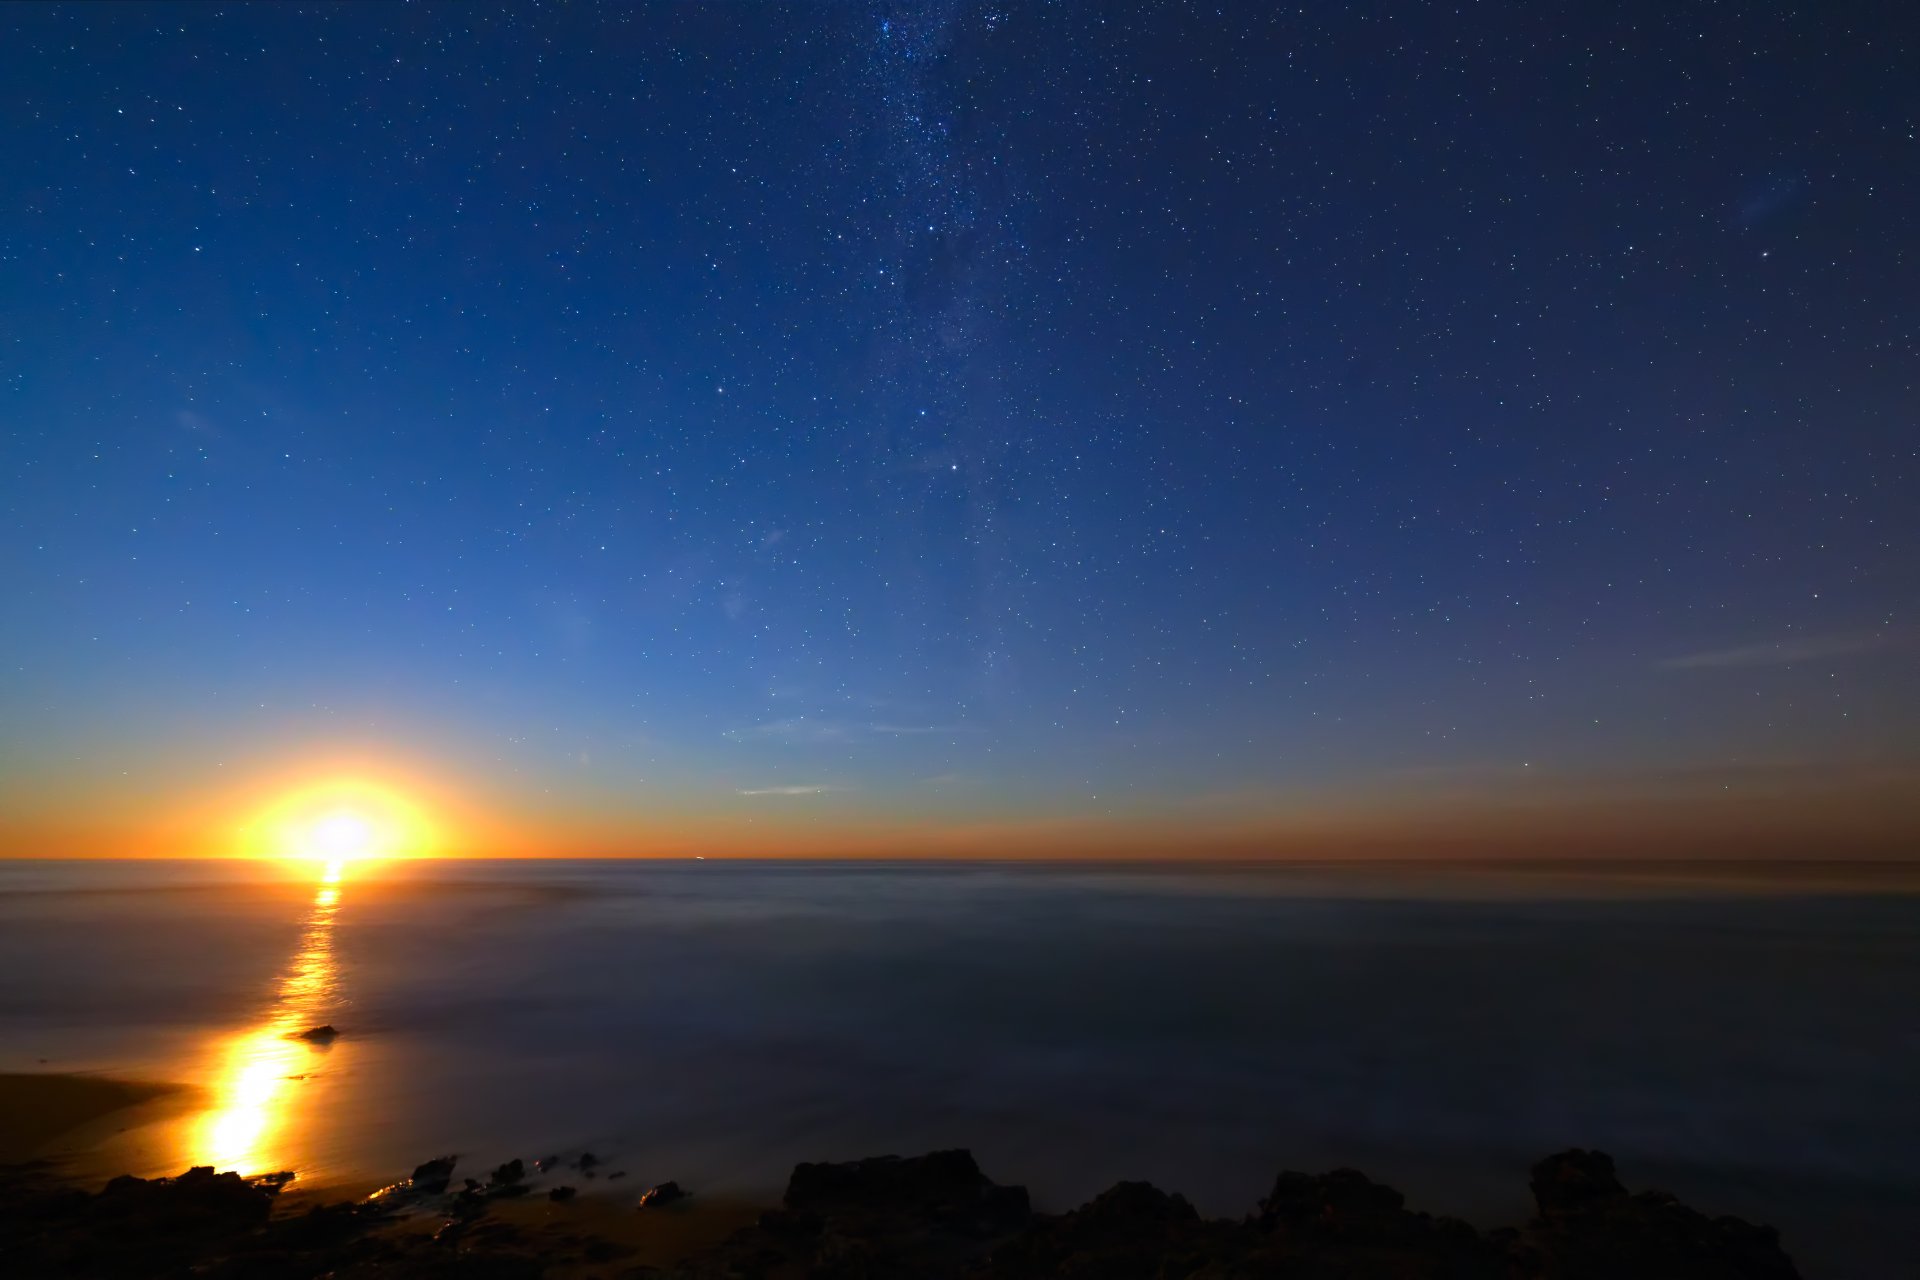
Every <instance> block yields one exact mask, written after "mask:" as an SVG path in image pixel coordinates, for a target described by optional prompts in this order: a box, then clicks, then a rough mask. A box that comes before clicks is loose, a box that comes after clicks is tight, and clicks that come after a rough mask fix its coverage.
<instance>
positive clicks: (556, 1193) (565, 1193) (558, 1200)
mask: <svg viewBox="0 0 1920 1280" xmlns="http://www.w3.org/2000/svg"><path fill="white" fill-rule="evenodd" d="M578 1194H580V1193H579V1192H578V1191H576V1190H574V1189H573V1188H572V1187H555V1188H554V1189H553V1190H551V1191H549V1192H547V1199H549V1200H551V1201H553V1202H554V1203H555V1204H565V1203H566V1202H567V1201H569V1200H571V1199H573V1198H574V1197H575V1196H576V1195H578Z"/></svg>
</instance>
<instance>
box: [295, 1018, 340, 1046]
mask: <svg viewBox="0 0 1920 1280" xmlns="http://www.w3.org/2000/svg"><path fill="white" fill-rule="evenodd" d="M339 1037H340V1031H339V1028H337V1027H335V1026H334V1025H333V1024H332V1023H331V1022H329V1023H326V1024H324V1025H322V1026H318V1027H308V1028H307V1029H306V1030H305V1031H302V1032H301V1033H300V1037H299V1038H300V1039H302V1040H305V1041H306V1042H307V1043H309V1044H332V1043H333V1042H334V1041H335V1040H337V1039H339Z"/></svg>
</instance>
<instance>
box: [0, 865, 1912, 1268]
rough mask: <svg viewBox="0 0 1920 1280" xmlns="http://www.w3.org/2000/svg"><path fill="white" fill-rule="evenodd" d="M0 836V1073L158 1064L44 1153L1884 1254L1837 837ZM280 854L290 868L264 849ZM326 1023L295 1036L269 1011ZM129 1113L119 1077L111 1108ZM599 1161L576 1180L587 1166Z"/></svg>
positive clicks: (1878, 1044)
mask: <svg viewBox="0 0 1920 1280" xmlns="http://www.w3.org/2000/svg"><path fill="white" fill-rule="evenodd" d="M317 874H318V873H317V869H313V868H297V869H289V868H285V867H277V866H265V865H262V864H249V863H223V862H213V861H207V862H196V863H156V862H114V863H53V862H20V863H0V1071H89V1072H105V1073H110V1074H115V1075H120V1076H126V1077H132V1078H139V1079H145V1080H155V1081H170V1082H171V1081H177V1082H182V1083H184V1084H187V1085H190V1086H192V1088H191V1089H190V1090H189V1091H187V1092H185V1093H182V1094H180V1095H178V1096H177V1097H176V1098H175V1099H174V1100H173V1102H172V1103H170V1104H169V1105H167V1106H164V1107H160V1108H158V1109H157V1110H156V1111H155V1112H154V1118H153V1119H152V1120H151V1122H145V1123H141V1124H138V1125H136V1126H134V1127H132V1128H128V1129H126V1130H125V1131H116V1128H117V1126H113V1125H108V1126H104V1127H98V1128H97V1130H96V1131H89V1132H87V1133H85V1134H83V1135H81V1137H80V1138H79V1139H77V1141H80V1142H81V1143H82V1144H83V1146H84V1149H83V1150H80V1151H77V1152H76V1153H74V1155H73V1159H74V1160H75V1161H76V1162H77V1164H78V1166H79V1167H81V1168H83V1169H86V1170H90V1171H97V1172H107V1171H121V1170H131V1171H134V1172H138V1173H146V1174H151V1173H161V1172H177V1171H178V1170H179V1169H180V1168H182V1167H184V1166H185V1165H186V1164H188V1163H192V1162H202V1163H205V1162H216V1163H221V1164H223V1165H233V1166H237V1167H241V1168H243V1169H247V1170H248V1171H256V1172H257V1171H262V1169H263V1167H265V1166H271V1167H288V1168H293V1169H295V1170H296V1171H298V1172H299V1174H300V1176H301V1179H302V1181H303V1183H306V1184H309V1185H315V1184H348V1185H370V1184H373V1183H377V1182H379V1181H383V1180H388V1179H391V1178H393V1177H397V1176H402V1175H404V1174H405V1172H406V1171H407V1170H408V1169H410V1168H412V1166H413V1165H414V1164H415V1163H417V1162H419V1161H421V1160H423V1159H426V1158H428V1157H430V1156H434V1155H438V1154H442V1153H445V1152H459V1153H462V1155H463V1157H464V1158H465V1159H466V1160H468V1161H470V1162H471V1165H470V1167H471V1166H481V1165H486V1164H490V1163H493V1162H497V1161H499V1160H502V1159H506V1158H508V1157H511V1156H524V1157H529V1158H531V1157H536V1156H542V1155H546V1154H549V1153H564V1152H574V1151H579V1150H581V1149H591V1150H593V1151H594V1152H596V1153H598V1154H600V1155H602V1156H604V1157H605V1158H606V1159H607V1161H608V1164H607V1166H606V1168H607V1169H608V1170H609V1171H610V1172H611V1171H615V1170H626V1171H628V1172H629V1175H630V1181H629V1182H627V1183H625V1184H620V1185H624V1186H628V1187H633V1188H635V1189H637V1188H639V1187H643V1186H645V1185H647V1183H648V1182H650V1181H657V1180H660V1179H665V1178H673V1179H676V1180H678V1181H679V1182H681V1183H682V1184H683V1185H686V1186H689V1187H692V1188H694V1189H696V1191H699V1192H705V1193H709V1194H729V1195H731V1194H742V1195H762V1194H766V1195H771V1194H776V1193H777V1191H778V1188H779V1187H780V1186H781V1184H782V1183H783V1181H784V1179H785V1175H786V1172H787V1170H788V1169H789V1168H790V1167H791V1166H792V1165H793V1163H794V1162H795V1161H797V1160H802V1159H813V1160H819V1159H844V1158H852V1157H856V1156H862V1155H871V1154H877V1153H882V1152H900V1153H912V1152H917V1151H923V1150H929V1149H933V1148H939V1147H949V1146H965V1147H970V1148H972V1149H973V1151H974V1153H975V1154H976V1156H977V1157H978V1158H979V1160H980V1162H981V1164H982V1166H983V1168H985V1170H986V1171H987V1173H988V1174H989V1175H990V1176H992V1177H994V1178H995V1179H997V1180H999V1181H1003V1182H1024V1183H1026V1184H1027V1185H1028V1186H1029V1187H1031V1188H1032V1189H1033V1191H1034V1194H1035V1197H1036V1200H1037V1201H1038V1203H1039V1204H1040V1205H1041V1206H1042V1207H1047V1208H1065V1207H1069V1206H1071V1205H1073V1204H1075V1203H1078V1202H1079V1201H1080V1200H1083V1199H1085V1198H1086V1197H1088V1196H1090V1195H1091V1194H1093V1193H1094V1192H1096V1191H1098V1190H1099V1189H1101V1188H1102V1187H1105V1186H1107V1185H1109V1184H1111V1183H1112V1182H1114V1181H1116V1180H1118V1179H1121V1178H1146V1179H1150V1180H1152V1181H1154V1182H1156V1183H1158V1184H1159V1185H1161V1186H1163V1187H1167V1188H1170V1189H1177V1190H1180V1191H1183V1192H1185V1193H1186V1194H1187V1195H1188V1196H1189V1197H1191V1198H1193V1199H1194V1200H1195V1201H1196V1202H1197V1203H1198V1204H1199V1205H1200V1206H1201V1207H1202V1209H1204V1210H1207V1211H1210V1212H1215V1213H1240V1212H1244V1211H1246V1210H1248V1209H1250V1208H1251V1207H1252V1205H1253V1203H1254V1201H1255V1200H1256V1199H1257V1198H1258V1197H1259V1196H1261V1195H1262V1194H1264V1193H1265V1191H1266V1190H1267V1188H1268V1186H1269V1185H1270V1183H1271V1181H1272V1178H1273V1175H1274V1174H1275V1173H1276V1172H1277V1171H1278V1170H1280V1169H1281V1168H1301V1169H1308V1170H1318V1169H1324V1168H1328V1167H1332V1166H1336V1165H1353V1166H1356V1167H1359V1168H1361V1169H1363V1170H1365V1171H1366V1172H1368V1173H1369V1174H1371V1175H1373V1176H1374V1177H1376V1178H1379V1179H1382V1180H1384V1181H1388V1182H1391V1183H1393V1184H1395V1185H1397V1186H1399V1187H1400V1188H1401V1189H1402V1190H1404V1191H1406V1192H1407V1193H1408V1196H1409V1199H1410V1201H1411V1203H1412V1204H1413V1205H1414V1206H1415V1207H1418V1208H1425V1209H1429V1210H1433V1211H1436V1212H1449V1213H1457V1214H1461V1215H1463V1216H1467V1217H1470V1218H1472V1219H1474V1220H1476V1221H1479V1222H1482V1223H1485V1224H1491V1223H1495V1222H1501V1221H1508V1222H1518V1221H1519V1220H1521V1219H1522V1218H1523V1217H1524V1216H1525V1215H1526V1213H1527V1211H1528V1206H1529V1202H1528V1199H1527V1194H1526V1170H1527V1166H1528V1164H1529V1163H1530V1162H1531V1161H1532V1160H1533V1159H1535V1158H1537V1157H1539V1156H1541V1155H1544V1154H1547V1153H1548V1152H1551V1151H1554V1150H1557V1149H1560V1148H1563V1147H1567V1146H1593V1147H1600V1148H1603V1149H1605V1150H1607V1151H1610V1152H1611V1153H1613V1155H1614V1156H1615V1158H1616V1160H1617V1161H1618V1163H1619V1166H1620V1170H1621V1173H1622V1176H1623V1178H1624V1179H1625V1180H1626V1181H1627V1182H1628V1184H1629V1185H1630V1186H1634V1187H1643V1186H1658V1187H1662V1188H1665V1189H1667V1190H1671V1191H1673V1192H1675V1193H1677V1194H1678V1195H1680V1196H1681V1197H1682V1198H1683V1199H1685V1200H1687V1201H1688V1202H1690V1203H1692V1204H1694V1205H1695V1206H1696V1207H1697V1208H1700V1209H1702V1210H1705V1211H1707V1212H1710V1213H1719V1212H1725V1213H1736V1214H1740V1215H1742V1216H1745V1217H1750V1218H1754V1219H1758V1220H1763V1221H1769V1222H1772V1223H1774V1224H1775V1225H1777V1226H1779V1227H1780V1228H1781V1231H1782V1234H1783V1238H1784V1240H1785V1243H1786V1245H1787V1247H1788V1248H1789V1250H1790V1251H1791V1252H1793V1253H1794V1254H1795V1256H1796V1257H1797V1258H1798V1259H1800V1261H1801V1262H1802V1265H1803V1267H1804V1268H1805V1269H1806V1270H1807V1272H1808V1274H1809V1275H1811V1276H1820V1275H1827V1276H1862V1277H1865V1276H1881V1275H1888V1274H1908V1273H1910V1272H1911V1270H1912V1269H1913V1268H1914V1267H1915V1265H1916V1264H1920V1167H1917V1166H1916V1153H1920V893H1916V892H1915V886H1914V884H1913V883H1912V879H1911V876H1910V875H1902V874H1900V873H1887V872H1875V871H1874V870H1873V869H1871V868H1839V869H1831V868H1829V869H1820V870H1810V869H1807V868H1799V869H1780V868H1772V869H1766V868H1751V867H1728V866H1694V867H1690V868H1685V869H1667V870H1656V869H1651V868H1646V867H1639V868H1635V867H1618V868H1612V869H1582V870H1572V869H1566V868H1560V869H1552V868H1542V867H1533V868H1497V867H1492V866H1483V867H1478V868H1433V867H1420V866H1413V865H1398V866H1372V867H1357V868H1351V867H1350V868H1334V867H1327V866H1310V867H1301V866H1285V867H1275V868H1257V867H1247V866H1218V867H1204V868H1197V869H1196V868H1191V867H1172V866H1118V865H1113V866H1062V865H1047V866H1007V865H998V864H991V865H990V864H917V865H902V864H873V863H836V864H819V863H805V864H799V863H728V862H718V861H715V862H676V863H648V862H631V863H611V862H550V861H549V862H491V863H479V862H434V863H415V864H405V865H400V864H396V865H392V866H387V867H379V868H367V869H364V870H362V869H357V868H350V869H349V870H348V873H347V874H346V876H345V877H344V878H343V879H342V880H341V881H340V882H339V883H335V884H321V883H317V882H316V877H317ZM290 876H293V877H297V878H290ZM320 1023H331V1024H333V1025H334V1026H336V1027H337V1028H338V1029H339V1031H340V1035H339V1038H338V1039H337V1040H335V1041H334V1042H333V1043H332V1044H331V1045H309V1044H307V1043H305V1042H302V1041H298V1040H294V1039H290V1038H289V1035H288V1033H289V1031H291V1030H297V1029H303V1028H304V1026H306V1025H317V1024H320ZM140 1118H142V1119H143V1120H144V1119H145V1113H140ZM603 1185H607V1184H603Z"/></svg>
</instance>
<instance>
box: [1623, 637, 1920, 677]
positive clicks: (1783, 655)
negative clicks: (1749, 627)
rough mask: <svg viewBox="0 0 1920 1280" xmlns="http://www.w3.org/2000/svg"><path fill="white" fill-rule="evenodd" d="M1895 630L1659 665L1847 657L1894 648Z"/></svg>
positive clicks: (1674, 667) (1711, 653) (1690, 656)
mask: <svg viewBox="0 0 1920 1280" xmlns="http://www.w3.org/2000/svg"><path fill="white" fill-rule="evenodd" d="M1902 638H1903V637H1902V635H1901V634H1900V633H1898V632H1894V631H1848V632H1838V633H1833V634H1829V635H1820V636H1796V637H1793V638H1790V639H1786V640H1775V641H1772V642H1770V643H1767V644H1743V645H1736V646H1734V647H1733V648H1731V649H1708V650H1705V651H1704V652H1701V653H1686V654H1681V655H1680V656H1678V657H1674V658H1663V659H1662V660H1661V661H1659V662H1658V663H1656V664H1655V665H1656V666H1658V667H1660V668H1661V669H1662V670H1666V671H1690V670H1698V669H1702V668H1716V667H1717V668H1725V667H1779V666H1786V665H1788V664H1790V663H1795V662H1812V661H1815V660H1817V659H1820V658H1847V657H1852V656H1853V655H1854V654H1860V653H1873V652H1875V651H1877V650H1880V649H1889V648H1892V647H1893V646H1894V645H1895V644H1898V643H1899V642H1900V640H1901V639H1902Z"/></svg>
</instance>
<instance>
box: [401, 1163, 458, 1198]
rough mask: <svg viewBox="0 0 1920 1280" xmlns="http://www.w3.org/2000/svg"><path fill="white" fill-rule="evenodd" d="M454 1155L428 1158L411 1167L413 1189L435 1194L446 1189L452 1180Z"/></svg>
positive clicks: (426, 1193) (425, 1193) (431, 1194)
mask: <svg viewBox="0 0 1920 1280" xmlns="http://www.w3.org/2000/svg"><path fill="white" fill-rule="evenodd" d="M455 1163H456V1157H454V1156H441V1157H440V1158H439V1159H438V1160H429V1161H427V1162H426V1163H424V1164H418V1165H415V1166H414V1167H413V1177H412V1178H411V1179H410V1181H411V1182H412V1183H413V1189H414V1190H416V1191H418V1192H421V1193H422V1194H424V1195H430V1196H437V1195H439V1194H440V1193H441V1192H443V1191H445V1190H446V1189H447V1184H448V1183H450V1182H452V1181H453V1166H454V1164H455Z"/></svg>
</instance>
